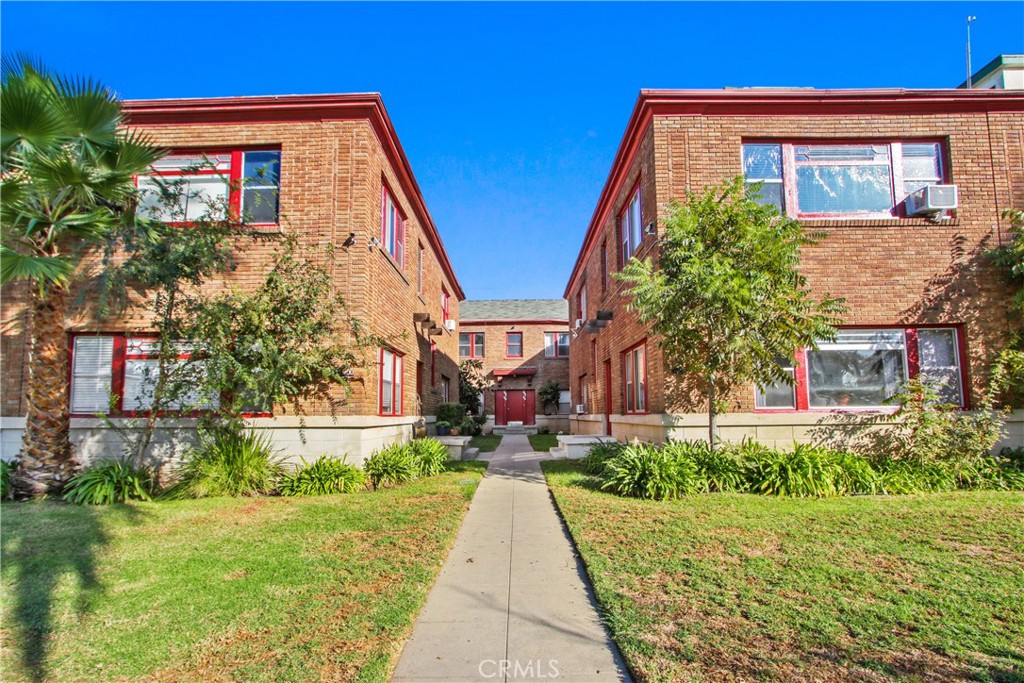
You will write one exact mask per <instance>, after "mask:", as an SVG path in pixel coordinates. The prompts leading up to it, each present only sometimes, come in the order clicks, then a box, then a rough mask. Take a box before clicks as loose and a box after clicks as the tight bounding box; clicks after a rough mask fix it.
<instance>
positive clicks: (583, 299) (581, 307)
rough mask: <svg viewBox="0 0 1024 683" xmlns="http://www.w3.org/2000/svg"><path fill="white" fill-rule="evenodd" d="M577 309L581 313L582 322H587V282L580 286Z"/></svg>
mask: <svg viewBox="0 0 1024 683" xmlns="http://www.w3.org/2000/svg"><path fill="white" fill-rule="evenodd" d="M576 308H577V310H578V311H579V317H580V319H581V320H587V319H588V318H587V281H586V280H584V281H583V282H582V283H581V284H580V291H579V292H577V294H576Z"/></svg>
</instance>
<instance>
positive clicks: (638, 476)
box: [601, 443, 703, 500]
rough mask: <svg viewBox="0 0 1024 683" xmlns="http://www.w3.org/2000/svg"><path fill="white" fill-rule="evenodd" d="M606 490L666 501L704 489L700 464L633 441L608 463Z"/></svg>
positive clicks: (604, 476)
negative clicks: (699, 470) (700, 477)
mask: <svg viewBox="0 0 1024 683" xmlns="http://www.w3.org/2000/svg"><path fill="white" fill-rule="evenodd" d="M603 478H604V482H603V483H602V484H601V488H602V489H609V490H611V491H613V492H614V493H617V494H619V495H620V496H633V497H636V498H651V499H654V500H665V499H667V498H678V497H679V496H683V495H686V494H689V493H696V492H698V491H700V490H701V489H702V488H703V484H702V482H700V480H699V475H698V473H697V466H696V465H695V464H694V463H693V461H692V460H690V459H688V458H686V457H676V456H675V455H674V454H673V453H672V452H671V451H670V452H666V451H665V450H663V449H660V448H658V447H657V446H652V445H650V444H642V443H633V444H629V445H628V446H626V447H625V448H623V449H622V450H621V451H620V452H619V453H617V454H616V455H614V456H612V457H610V458H609V459H608V460H607V462H606V463H605V468H604V473H603Z"/></svg>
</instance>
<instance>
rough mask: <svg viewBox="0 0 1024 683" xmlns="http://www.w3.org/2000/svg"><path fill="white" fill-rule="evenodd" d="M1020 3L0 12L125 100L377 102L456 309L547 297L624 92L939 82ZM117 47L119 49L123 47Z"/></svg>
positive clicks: (565, 265)
mask: <svg viewBox="0 0 1024 683" xmlns="http://www.w3.org/2000/svg"><path fill="white" fill-rule="evenodd" d="M969 14H971V15H975V16H977V17H978V20H977V21H976V22H975V23H974V24H973V26H972V44H973V55H974V66H975V69H977V68H978V67H981V66H982V65H984V64H985V63H987V62H988V61H989V60H990V59H992V58H993V57H995V56H996V55H997V54H1000V53H1021V52H1024V3H1020V2H1007V3H984V2H968V3H960V2H914V3H882V2H870V3H838V2H837V3H831V2H822V3H811V2H802V3H768V2H762V3H753V4H747V3H738V2H728V3H695V2H693V3H653V4H639V3H631V4H618V3H600V4H590V3H568V4H544V3H525V4H516V3H508V4H486V5H485V4H474V3H450V4H433V3H400V4H384V3H372V4H370V3H366V4H363V3H359V4H350V3H326V2H323V3H309V4H300V3H272V2H260V3H252V4H249V3H242V2H232V3H223V4H213V3H184V4H175V3H138V4H135V3H105V4H104V3H97V4H93V3H53V4H45V3H22V2H18V3H12V2H3V3H0V45H2V49H3V51H4V52H5V53H11V52H29V53H31V54H33V55H35V56H37V57H39V58H41V59H42V60H43V61H44V62H45V63H47V64H48V65H49V66H50V67H51V68H53V69H56V70H58V71H60V72H65V73H74V74H80V75H89V76H93V77H95V78H97V79H99V80H101V81H102V82H104V83H105V84H107V85H108V86H110V87H112V88H114V89H115V90H117V91H118V92H119V93H120V94H121V95H122V96H123V97H125V98H153V97H202V96H228V95H277V94H287V93H329V92H330V93H333V92H366V91H378V92H380V93H382V95H383V97H384V102H385V105H386V106H387V108H388V112H389V113H390V115H391V118H392V119H393V121H394V124H395V127H396V128H397V130H398V134H399V137H400V138H401V140H402V144H403V146H404V147H405V150H406V153H407V154H408V156H409V159H410V161H411V163H412V167H413V170H414V171H415V173H416V177H417V179H418V181H419V183H420V186H421V188H422V190H423V194H424V196H425V197H426V200H427V205H428V207H429V208H430V211H431V214H432V215H433V217H434V221H435V222H436V223H437V225H438V227H439V229H440V230H441V234H442V237H443V239H444V241H445V245H446V246H447V248H448V251H449V254H450V256H451V258H452V261H453V262H454V264H455V269H456V273H457V274H458V276H459V279H460V281H461V283H462V286H463V288H464V289H465V290H466V294H467V296H468V297H469V298H546V297H559V296H561V293H562V291H563V288H564V286H565V282H566V279H567V278H568V274H569V269H570V268H571V267H572V264H573V261H574V260H575V258H576V253H577V251H578V249H579V246H580V243H581V241H582V239H583V234H584V232H585V230H586V227H587V224H588V223H589V221H590V217H591V214H592V213H593V210H594V206H595V204H596V202H597V197H598V195H599V194H600V191H601V187H602V186H603V184H604V181H605V179H606V177H607V174H608V170H609V168H610V166H611V162H612V159H613V157H614V155H615V150H616V148H617V146H618V143H619V140H620V138H621V136H622V132H623V130H624V129H625V126H626V121H627V119H628V117H629V114H630V112H631V110H632V107H633V104H634V101H635V100H636V96H637V93H638V91H639V90H640V89H641V88H721V87H723V86H757V85H760V86H765V85H773V86H813V87H816V88H852V87H911V88H918V87H919V88H937V87H953V86H956V85H958V84H959V83H960V82H962V81H963V80H964V77H965V58H964V40H965V31H964V21H965V19H966V17H967V16H968V15H969ZM126 42H128V43H131V46H130V47H128V48H125V47H122V46H123V45H124V44H125V43H126Z"/></svg>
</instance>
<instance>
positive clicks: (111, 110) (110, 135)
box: [54, 77, 122, 148]
mask: <svg viewBox="0 0 1024 683" xmlns="http://www.w3.org/2000/svg"><path fill="white" fill-rule="evenodd" d="M54 83H55V84H56V88H57V95H58V98H57V102H58V103H59V104H60V109H61V112H62V113H63V116H64V117H65V118H66V119H67V121H68V123H69V125H70V126H71V127H72V128H73V129H74V132H75V140H76V142H78V143H80V144H88V145H92V146H94V147H100V148H102V147H109V146H112V145H114V144H115V143H116V140H117V130H118V128H120V126H121V123H122V116H121V105H120V103H118V101H117V99H116V98H115V97H114V94H113V93H112V92H111V91H110V90H108V89H107V88H105V87H103V86H102V85H100V84H99V83H97V82H96V81H94V80H92V79H91V78H88V79H87V78H61V77H58V78H55V79H54Z"/></svg>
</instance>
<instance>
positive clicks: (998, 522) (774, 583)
mask: <svg viewBox="0 0 1024 683" xmlns="http://www.w3.org/2000/svg"><path fill="white" fill-rule="evenodd" d="M543 467H544V471H545V473H546V475H547V478H548V483H549V485H550V487H551V489H552V491H553V492H554V496H555V499H556V501H557V503H558V506H559V508H560V510H561V512H562V514H563V516H564V517H565V519H566V522H567V523H568V526H569V529H570V530H571V532H572V534H573V537H574V538H575V540H576V543H577V545H578V547H579V550H580V552H581V554H582V556H583V558H584V561H585V562H586V565H587V570H588V572H589V574H590V576H591V579H592V581H593V584H594V588H595V591H596V594H597V597H598V600H599V601H600V603H601V605H602V607H603V609H604V611H605V612H606V617H607V619H608V622H609V626H610V628H611V629H612V632H613V635H614V637H615V639H616V642H617V643H618V644H619V647H620V648H621V650H622V652H623V654H624V656H625V657H626V659H627V661H628V663H629V665H630V667H631V668H632V669H633V671H634V672H635V673H636V675H637V677H638V679H639V680H641V681H740V680H779V681H825V682H829V681H939V682H947V681H949V682H951V681H962V680H979V681H992V682H995V681H1024V600H1022V599H1021V596H1022V595H1024V571H1022V569H1021V568H1022V567H1024V494H1020V493H1005V492H957V493H948V494H930V495H923V496H858V497H847V498H832V499H823V500H803V499H797V500H794V499H783V498H773V497H766V496H755V495H747V494H713V495H698V496H691V497H688V498H685V499H682V500H678V501H671V502H663V503H659V502H652V501H641V500H636V499H626V498H620V497H617V496H614V495H611V494H608V493H604V492H600V491H598V490H596V483H597V482H596V479H595V478H594V477H590V476H588V475H586V474H585V473H584V472H583V471H582V469H581V468H580V465H579V463H567V462H558V461H554V462H545V463H543Z"/></svg>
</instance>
